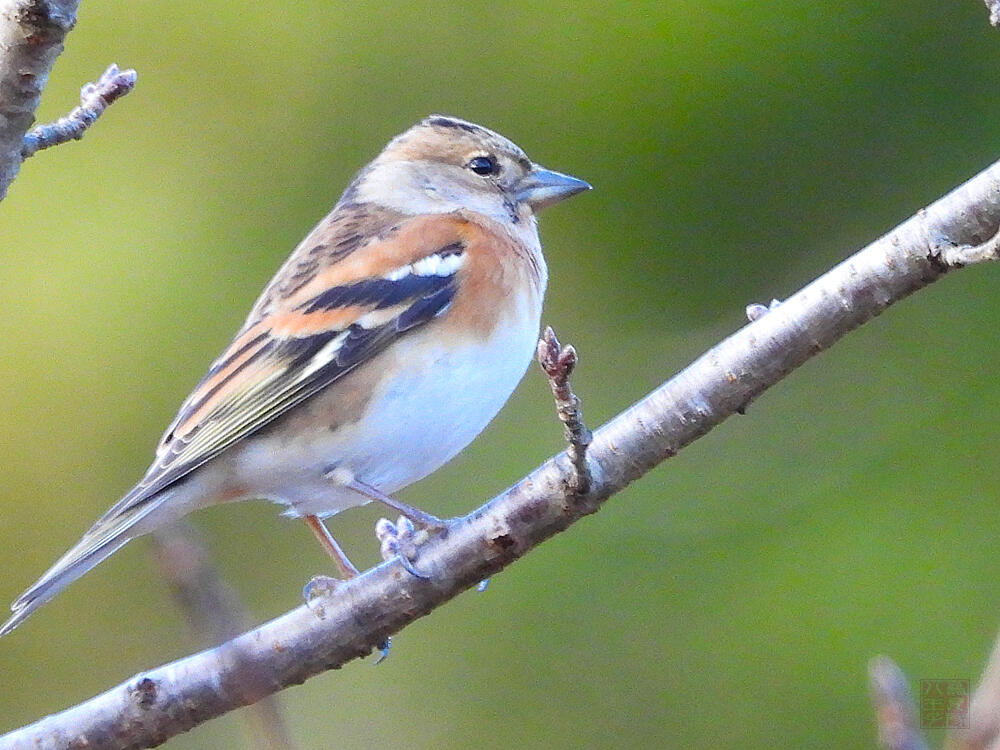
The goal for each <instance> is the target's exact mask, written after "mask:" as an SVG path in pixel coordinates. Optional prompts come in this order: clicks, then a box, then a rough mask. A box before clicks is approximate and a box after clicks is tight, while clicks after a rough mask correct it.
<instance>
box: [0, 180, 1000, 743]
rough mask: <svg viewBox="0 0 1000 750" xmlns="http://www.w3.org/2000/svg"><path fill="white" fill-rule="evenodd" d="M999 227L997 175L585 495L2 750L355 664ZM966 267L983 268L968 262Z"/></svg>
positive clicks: (694, 392) (117, 728) (829, 284)
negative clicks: (951, 248)
mask: <svg viewBox="0 0 1000 750" xmlns="http://www.w3.org/2000/svg"><path fill="white" fill-rule="evenodd" d="M998 225H1000V163H997V164H994V165H992V166H990V167H989V168H988V169H986V170H984V171H983V172H982V173H981V174H979V175H977V176H976V177H974V178H973V179H971V180H970V181H969V182H967V183H966V184H965V185H962V186H961V187H959V188H957V189H956V190H954V191H953V192H951V193H950V194H948V195H947V196H945V197H944V198H942V199H940V200H939V201H937V202H936V203H935V204H934V205H932V206H930V207H929V208H928V209H927V210H926V211H922V212H920V213H918V214H917V215H916V216H914V217H913V218H911V219H909V220H908V221H906V222H904V223H903V224H901V225H900V226H898V227H897V228H896V229H894V230H893V231H892V232H890V233H889V234H888V235H886V236H885V237H882V238H881V239H879V240H877V241H875V242H874V243H872V244H871V245H869V246H868V247H866V248H865V249H863V250H862V251H860V252H859V253H857V254H855V255H853V256H852V257H850V258H848V259H847V260H846V261H844V262H843V263H841V264H840V265H838V266H837V267H835V268H833V269H832V270H830V271H829V272H827V273H826V274H824V275H823V276H822V277H820V278H819V279H817V280H816V281H814V282H812V283H811V284H809V285H808V286H806V287H805V288H804V289H802V290H801V291H799V292H797V293H796V294H794V295H793V296H791V297H789V298H788V299H787V300H785V301H784V302H782V303H781V305H780V306H779V307H777V308H774V309H772V310H769V312H768V313H767V314H766V315H764V316H763V317H761V318H760V319H759V320H757V321H756V322H754V323H751V324H749V325H748V326H746V327H745V328H743V329H742V330H740V331H738V332H737V333H735V334H734V335H732V336H731V337H729V338H728V339H726V340H725V341H723V342H721V343H720V344H718V345H717V346H715V347H714V348H712V349H711V350H710V351H708V352H706V353H705V354H704V355H702V356H701V357H699V358H698V359H697V360H696V361H695V362H693V363H692V364H691V365H689V366H688V367H687V368H686V369H685V370H684V371H682V372H681V373H679V374H678V375H677V376H675V377H674V378H673V379H671V380H670V381H669V382H667V383H665V384H664V385H662V386H660V387H659V388H658V389H656V390H655V391H654V392H653V393H651V394H650V395H648V396H647V397H646V398H644V399H643V400H642V401H640V402H639V403H637V404H634V405H633V406H632V407H630V408H629V409H628V410H626V411H625V412H623V413H622V414H620V415H618V416H617V417H616V418H615V419H614V420H612V421H611V422H609V423H608V424H606V425H604V426H603V427H601V428H600V429H599V430H597V431H596V432H595V433H594V436H593V442H592V443H591V445H590V448H589V449H588V451H587V456H588V464H589V466H590V470H591V475H592V478H591V487H590V491H589V492H588V493H586V494H585V495H582V496H579V497H576V498H575V499H574V500H575V501H574V502H572V503H568V502H566V493H565V477H566V476H567V475H568V474H569V473H570V472H572V465H571V463H570V460H569V457H568V456H567V455H566V453H562V454H560V455H558V456H556V457H554V458H552V459H550V460H549V461H547V462H546V463H544V464H543V465H542V466H540V467H539V468H538V469H536V470H535V471H534V472H532V473H531V474H530V475H529V476H528V477H526V478H525V479H523V480H521V481H520V482H519V483H518V484H516V485H515V486H513V487H511V488H510V489H508V490H507V491H506V492H504V493H502V494H501V495H499V496H498V497H496V498H494V499H493V500H491V501H490V502H488V503H487V504H485V505H483V506H482V507H480V508H478V509H476V510H475V511H473V512H472V513H470V514H469V515H467V516H464V517H462V518H459V519H455V520H454V521H453V522H452V523H451V524H450V525H449V527H448V530H447V533H444V534H439V535H435V536H433V537H432V538H431V539H430V540H429V541H428V542H426V543H425V544H423V545H422V546H420V547H419V549H418V553H419V554H418V556H417V559H416V560H415V561H414V563H415V564H416V567H417V569H418V570H420V571H421V573H422V574H424V575H425V576H426V577H417V576H413V575H411V574H410V573H408V572H407V571H406V570H405V569H404V567H403V565H402V563H401V562H400V561H399V558H398V557H397V558H394V559H393V560H392V561H389V562H385V563H383V564H381V565H379V566H378V567H377V568H374V569H372V570H369V571H368V572H366V573H365V574H363V575H361V576H359V577H358V578H355V579H352V580H350V581H346V582H344V583H343V584H342V585H341V586H340V587H338V588H337V589H336V595H334V596H329V597H326V598H325V599H324V600H323V602H322V608H321V609H322V611H323V617H322V618H321V617H319V616H318V615H317V612H314V611H313V610H312V609H309V608H307V607H304V606H303V607H298V608H296V609H294V610H292V611H291V612H288V613H287V614H285V615H283V616H281V617H279V618H278V619H276V620H273V621H271V622H269V623H267V624H265V625H262V626H261V627H259V628H257V629H255V630H252V631H250V632H249V633H246V634H244V635H242V636H240V637H238V638H235V639H233V640H232V641H230V642H229V643H226V644H224V645H223V646H220V647H218V648H215V649H211V650H208V651H204V652H202V653H200V654H196V655H194V656H190V657H187V658H185V659H181V660H180V661H177V662H174V663H172V664H169V665H166V666H164V667H160V668H158V669H155V670H152V671H149V672H147V673H145V674H143V675H140V676H138V677H136V678H134V679H132V680H129V681H128V682H126V683H124V684H122V685H119V686H118V687H115V688H112V689H111V690H109V691H107V692H106V693H104V694H103V695H100V696H97V697H96V698H93V699H91V700H89V701H86V702H84V703H82V704H80V705H78V706H76V707H74V708H71V709H68V710H66V711H63V712H62V713H59V714H55V715H53V716H50V717H48V718H46V719H43V720H41V721H38V722H36V723H35V724H32V725H31V726H28V727H25V728H23V729H20V730H17V731H14V732H11V733H9V734H7V735H5V736H4V737H0V748H2V749H3V750H9V749H10V748H23V747H31V748H36V749H38V748H55V747H66V746H67V745H69V744H71V743H72V742H76V743H77V744H78V745H79V746H91V747H102V748H107V749H108V750H114V749H115V748H137V747H144V746H147V745H150V744H157V743H161V742H163V741H165V740H166V739H167V738H168V737H171V736H173V735H175V734H178V733H180V732H183V731H185V730H187V729H190V728H191V727H193V726H195V725H197V724H200V723H202V722H204V721H207V720H208V719H210V718H212V717H215V716H218V715H220V714H222V713H225V712H227V711H230V710H232V709H233V708H236V707H238V706H243V705H247V704H248V703H251V702H253V701H254V700H257V699H259V698H261V697H263V696H264V695H268V694H270V693H273V692H276V691H278V690H280V689H282V688H284V687H286V686H289V685H293V684H298V683H300V682H302V681H303V680H306V679H308V678H309V677H311V676H313V675H316V674H318V673H320V672H323V671H325V670H328V669H332V668H335V667H339V666H341V665H343V664H345V663H346V662H348V661H350V660H352V659H355V658H357V657H359V656H363V655H366V654H368V653H370V652H371V651H372V649H373V648H375V647H376V646H377V645H378V644H380V643H382V642H384V641H385V638H386V637H387V636H388V635H390V634H392V633H395V632H397V631H399V630H400V629H402V628H403V627H405V626H406V625H407V624H409V623H411V622H413V621H414V620H416V619H418V618H420V617H422V616H424V615H426V614H428V613H429V612H430V611H431V610H433V609H434V608H436V607H438V606H440V605H441V604H443V603H444V602H446V601H448V600H449V599H451V598H453V597H455V596H457V595H458V594H459V593H461V592H462V591H464V590H465V589H467V588H470V587H472V586H475V585H476V584H477V583H478V582H479V581H482V580H483V579H484V578H487V577H489V576H490V575H492V574H494V573H496V572H497V571H499V570H501V569H502V568H504V567H506V566H507V565H509V564H510V563H512V562H513V561H514V560H517V559H518V558H520V557H522V556H524V555H525V554H527V553H528V551H529V550H531V549H532V548H533V547H535V546H536V545H538V544H540V543H541V542H543V541H545V540H546V539H548V538H550V537H552V536H554V535H555V534H557V533H558V532H560V531H562V530H564V529H566V528H567V527H568V526H570V525H571V524H573V523H574V522H575V521H577V520H579V519H580V518H581V517H582V516H584V515H586V514H588V513H592V512H594V511H596V510H597V509H598V508H599V507H600V506H601V504H602V503H603V502H604V501H605V500H606V499H607V498H608V497H610V496H611V495H613V494H615V493H616V492H618V491H620V490H621V489H622V488H624V487H625V486H626V485H628V484H629V483H630V482H632V481H633V480H635V479H637V478H638V477H640V476H642V475H643V474H644V473H646V472H647V471H649V470H650V469H651V468H652V467H654V466H656V465H657V464H658V463H660V462H661V461H663V460H665V459H666V458H669V457H670V456H672V455H674V454H675V453H677V451H679V450H680V449H681V448H683V447H684V446H686V445H688V444H689V443H691V442H692V441H694V440H696V439H697V438H699V437H701V436H702V435H704V434H705V433H707V432H708V431H709V430H711V429H712V428H713V427H715V426H716V425H718V424H719V423H721V422H722V421H723V420H725V419H726V418H728V417H729V416H730V415H732V414H735V413H737V412H739V411H740V410H742V409H743V408H745V407H746V406H747V404H749V403H750V402H751V401H753V399H754V398H756V397H757V396H759V395H760V394H761V393H763V392H764V391H765V390H767V389H768V388H769V387H771V386H772V385H774V384H775V383H777V382H779V381H780V380H782V379H783V378H784V377H785V376H786V375H788V374H789V373H790V372H791V371H792V370H794V369H795V368H797V367H799V366H800V365H802V364H803V363H804V362H806V361H807V360H809V359H810V358H811V357H813V356H815V355H816V354H817V353H818V352H820V351H823V350H824V349H826V348H828V347H830V346H831V345H833V344H834V343H835V342H836V341H837V340H838V339H840V338H842V337H843V336H844V335H846V334H847V333H848V332H850V331H851V330H853V329H855V328H857V327H858V326H860V325H861V324H863V323H865V322H866V321H868V320H870V319H871V318H873V317H874V316H876V315H878V314H879V313H881V312H882V311H883V310H885V309H886V308H887V307H889V306H890V305H892V304H893V303H895V302H897V301H899V300H901V299H903V298H904V297H906V296H907V295H909V294H911V293H913V292H915V291H917V290H918V289H921V288H923V287H925V286H927V285H929V284H931V283H933V282H934V281H936V280H937V279H939V278H941V277H942V276H943V275H944V274H946V273H947V272H948V271H949V270H951V269H952V268H954V267H956V266H952V265H950V262H949V261H950V259H949V256H948V255H947V254H942V252H941V250H940V247H941V244H942V243H941V242H934V243H930V242H929V241H928V238H929V237H937V238H942V239H944V238H947V240H948V244H951V245H955V246H958V245H963V244H968V245H970V246H973V247H974V246H978V245H979V244H981V243H982V242H983V241H984V240H986V239H987V238H989V237H991V236H992V235H994V234H995V233H996V231H997V226H998ZM977 259H981V258H979V257H978V256H977Z"/></svg>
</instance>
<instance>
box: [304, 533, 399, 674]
mask: <svg viewBox="0 0 1000 750" xmlns="http://www.w3.org/2000/svg"><path fill="white" fill-rule="evenodd" d="M302 520H303V521H305V522H306V526H308V527H309V528H310V529H312V532H313V534H315V535H316V538H317V539H318V540H319V543H320V544H321V545H322V546H323V549H324V550H326V553H327V554H328V555H329V556H330V557H332V558H333V562H334V563H335V564H336V565H337V569H338V570H339V571H340V575H342V576H343V580H342V579H339V578H331V577H330V576H314V577H313V578H312V580H311V581H309V583H307V584H306V586H305V588H304V589H302V598H303V599H305V600H306V605H307V606H308V604H309V602H310V601H312V599H313V597H315V596H320V595H323V594H328V593H332V592H333V591H336V589H337V586H339V585H340V584H341V583H343V582H344V580H350V579H351V578H355V577H357V576H359V575H361V571H360V570H358V569H357V567H356V566H355V565H354V563H352V562H351V559H350V558H349V557H348V556H347V554H346V553H345V552H344V550H343V548H341V546H340V545H339V544H337V540H336V539H334V538H333V534H331V533H330V530H329V529H328V528H326V524H325V523H323V519H321V518H320V517H319V516H304V517H303V519H302ZM391 644H392V640H391V639H390V638H386V639H385V640H384V641H383V642H382V643H380V644H379V646H378V648H379V651H381V654H379V657H378V659H376V660H375V663H376V664H380V663H381V662H382V661H383V660H384V659H385V658H386V657H387V656H388V655H389V646H390V645H391Z"/></svg>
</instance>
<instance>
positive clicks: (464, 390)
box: [0, 116, 590, 635]
mask: <svg viewBox="0 0 1000 750" xmlns="http://www.w3.org/2000/svg"><path fill="white" fill-rule="evenodd" d="M589 188H590V185H588V184H587V183H585V182H583V181H582V180H578V179H576V178H574V177H569V176H567V175H564V174H560V173H558V172H552V171H549V170H547V169H543V168H542V167H540V166H538V165H537V164H534V163H533V162H531V161H530V160H529V159H528V157H527V156H525V154H524V152H523V151H522V150H521V149H520V148H518V147H517V146H516V145H514V144H513V143H511V142H510V141H509V140H507V139H506V138H504V137H503V136H501V135H499V134H497V133H494V132H493V131H491V130H487V129H486V128H484V127H481V126H479V125H475V124H473V123H470V122H465V121H463V120H458V119H455V118H451V117H442V116H431V117H428V118H427V119H425V120H423V121H422V122H420V123H418V124H417V125H415V126H413V127H412V128H410V129H409V130H407V131H406V132H405V133H403V134H402V135H399V136H397V137H396V138H394V139H393V140H392V141H391V142H390V143H389V144H388V145H387V146H386V147H385V149H384V150H383V151H382V153H381V154H379V155H378V157H376V158H375V160H374V161H372V162H371V163H370V164H369V165H368V166H366V167H365V168H364V169H362V170H361V171H360V172H359V173H358V175H357V176H356V177H355V178H354V180H353V181H352V182H351V184H350V185H349V186H348V188H347V190H346V191H345V192H344V194H343V195H342V196H341V198H340V200H339V201H338V202H337V204H336V205H335V206H334V208H333V210H332V211H331V212H330V214H329V215H328V216H327V217H326V218H324V219H323V220H322V221H321V222H320V223H319V224H318V225H317V226H316V228H315V229H313V230H312V232H310V233H309V235H308V236H306V238H305V239H304V240H303V241H302V242H301V243H300V244H299V246H298V247H297V248H296V249H295V251H294V252H293V253H292V255H291V257H289V259H288V260H287V261H286V262H285V264H284V265H283V266H282V267H281V268H280V269H279V271H278V273H277V275H276V276H275V277H274V279H273V280H272V281H271V283H270V284H268V285H267V287H266V288H265V289H264V291H263V293H262V294H261V296H260V299H258V300H257V303H256V304H255V305H254V307H253V309H252V310H251V311H250V315H249V317H248V318H247V320H246V323H245V324H244V325H243V328H242V329H241V330H240V331H239V333H237V334H236V338H235V339H234V340H233V342H232V343H231V344H230V345H229V348H228V349H226V350H225V352H223V354H222V356H220V357H219V358H218V359H217V360H215V362H214V363H213V364H212V366H211V367H210V368H209V370H208V373H207V374H206V375H205V377H204V378H202V380H201V382H200V383H199V384H198V385H197V386H196V387H195V389H194V392H193V393H192V394H191V395H190V396H188V398H187V400H186V401H185V402H184V403H183V404H182V405H181V408H180V411H179V413H178V414H177V417H176V418H175V419H174V421H173V423H172V424H171V425H170V426H169V427H168V428H167V431H166V433H165V434H164V435H163V438H162V439H161V440H160V444H159V446H158V448H157V450H156V458H155V460H154V462H153V465H152V466H151V467H150V468H149V470H148V472H147V473H146V475H145V477H143V479H142V481H141V482H139V484H137V485H136V486H135V488H133V489H132V490H131V491H130V492H128V494H126V495H125V496H124V497H123V498H122V499H121V500H120V501H119V502H118V503H117V504H115V505H114V506H113V507H112V508H111V509H110V510H108V511H107V513H105V514H104V515H103V516H102V517H101V518H100V519H98V521H97V522H96V523H95V524H94V525H93V527H92V528H91V529H90V530H89V531H88V532H86V534H84V535H83V538H82V539H80V541H79V542H77V544H76V546H74V547H73V548H72V549H70V550H69V551H68V552H67V553H66V554H65V555H63V556H62V557H61V558H60V559H59V560H58V561H57V562H56V563H55V565H53V566H52V568H51V569H49V571H48V572H46V573H45V574H44V575H43V576H42V577H41V578H40V579H39V580H38V581H37V582H36V583H35V584H34V585H33V586H32V587H31V588H29V589H28V590H27V591H26V592H25V593H24V594H22V595H21V597H20V598H18V599H17V601H15V602H14V603H13V605H12V606H11V610H12V611H13V615H12V616H11V617H10V619H9V620H7V622H6V623H5V624H4V625H3V626H2V627H0V635H3V634H5V633H8V632H10V631H11V630H13V629H14V628H15V627H17V626H18V625H19V624H20V623H21V622H22V621H23V620H24V619H25V618H26V617H27V616H28V615H30V614H31V613H32V612H33V611H34V610H35V609H37V608H38V607H39V606H41V605H42V604H44V603H45V602H47V601H48V600H49V599H51V598H52V597H53V596H55V595H56V594H57V593H59V591H61V590H62V589H63V588H65V587H66V586H67V585H69V584H70V583H72V582H73V581H74V580H76V579H77V578H79V577H80V576H81V575H83V574H84V573H86V572H87V571H88V570H90V569H91V568H93V567H94V566H95V565H97V564H98V563H100V562H101V561H102V560H104V559H106V558H107V557H108V556H110V555H111V554H113V553H114V552H116V551H117V550H118V549H120V548H121V547H122V546H123V545H125V544H126V543H127V542H129V541H130V540H132V539H134V538H135V537H137V536H140V535H142V534H148V533H149V532H151V531H154V530H156V529H158V528H160V527H162V526H164V525H166V524H169V523H170V522H172V521H174V520H176V519H178V518H180V517H181V516H184V515H186V514H187V513H190V512H191V511H193V510H196V509H198V508H203V507H206V506H209V505H213V504H215V503H220V502H230V501H235V500H247V499H251V498H263V499H267V500H271V501H273V502H276V503H279V504H282V505H284V506H286V510H285V514H286V515H288V516H293V517H300V518H303V519H304V520H305V521H306V523H307V524H308V525H309V526H310V527H311V528H312V530H313V532H314V533H315V534H316V536H317V537H318V538H319V540H320V542H321V543H322V544H323V546H324V548H325V549H326V550H327V552H328V553H330V555H331V556H332V557H333V559H334V560H335V561H336V562H337V564H338V567H339V568H340V569H341V572H342V574H343V575H345V576H351V575H354V574H356V573H357V569H356V568H354V566H353V565H351V563H350V561H349V560H348V559H347V557H346V556H345V555H344V553H343V552H342V550H341V549H340V547H339V546H338V545H337V543H336V541H335V540H334V538H333V537H332V536H331V535H330V533H329V531H328V530H327V529H326V526H325V525H324V523H323V520H322V519H323V518H325V517H327V516H331V515H333V514H335V513H338V512H340V511H342V510H344V509H345V508H350V507H352V506H357V505H362V504H365V503H368V502H371V501H372V500H378V501H381V502H383V503H385V504H386V505H388V506H390V507H392V508H394V509H396V510H397V511H399V512H400V513H402V514H403V515H404V516H406V517H407V518H410V519H412V520H413V521H414V522H416V523H417V524H422V525H424V526H431V527H433V526H439V525H441V523H442V522H440V521H439V520H438V519H437V518H435V517H434V516H431V515H429V514H427V513H424V512H422V511H420V510H418V509H416V508H412V507H410V506H408V505H405V504H404V503H401V502H400V501H398V500H396V499H395V498H393V497H391V493H394V492H396V491H397V490H400V489H401V488H403V487H406V486H407V485H409V484H411V483H413V482H415V481H417V480H419V479H422V478H423V477H425V476H427V475H428V474H430V473H431V472H433V471H435V470H436V469H438V468H439V467H441V466H442V465H443V464H444V463H446V462H447V461H449V460H450V459H451V458H453V457H454V456H455V455H456V454H457V453H458V452H459V451H461V450H462V449H463V448H464V447H465V446H466V445H468V444H469V443H470V442H471V441H472V440H473V438H475V437H476V435H478V434H479V433H480V432H481V431H482V430H483V428H485V427H486V425H487V424H488V423H489V422H490V420H492V419H493V417H494V416H495V415H496V413H497V412H498V411H499V410H500V408H501V407H502V406H503V404H504V403H505V402H506V401H507V399H508V398H509V397H510V394H511V393H512V392H513V390H514V388H515V387H516V385H517V383H518V382H519V381H520V379H521V377H522V376H523V375H524V372H525V370H526V369H527V367H528V364H529V363H530V361H531V358H532V354H533V352H534V351H535V345H536V340H537V337H538V330H539V324H540V318H541V310H542V297H543V295H544V293H545V285H546V278H547V271H546V266H545V260H544V258H543V257H542V250H541V245H540V243H539V239H538V231H537V228H536V219H535V214H536V213H537V212H538V211H539V210H540V209H542V208H545V207H546V206H549V205H551V204H553V203H556V202H558V201H561V200H563V199H564V198H568V197H570V196H572V195H575V194H577V193H579V192H581V191H584V190H587V189H589Z"/></svg>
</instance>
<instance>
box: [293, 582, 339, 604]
mask: <svg viewBox="0 0 1000 750" xmlns="http://www.w3.org/2000/svg"><path fill="white" fill-rule="evenodd" d="M343 583H344V582H343V581H342V580H340V579H339V578H332V577H331V576H313V577H312V578H311V579H310V580H309V583H307V584H306V585H305V586H303V587H302V600H303V601H304V602H305V605H306V606H307V607H309V608H310V609H312V603H313V600H315V599H318V598H320V597H325V596H330V595H332V594H335V593H337V589H338V588H340V587H341V586H342V585H343Z"/></svg>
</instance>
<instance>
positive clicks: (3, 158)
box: [0, 0, 79, 200]
mask: <svg viewBox="0 0 1000 750" xmlns="http://www.w3.org/2000/svg"><path fill="white" fill-rule="evenodd" d="M78 5H79V0H0V52H2V54H0V200H3V198H4V196H5V195H6V194H7V188H8V187H9V186H10V183H11V182H13V180H14V178H15V177H16V176H17V172H18V170H19V169H20V168H21V161H22V156H21V148H22V146H23V141H24V134H25V133H26V132H28V128H29V127H31V123H32V121H33V120H34V118H35V110H36V109H38V102H39V100H40V99H41V96H42V89H44V88H45V84H46V83H47V82H48V77H49V71H50V70H52V65H53V64H54V63H55V61H56V57H58V56H59V53H60V52H62V49H63V40H64V39H65V38H66V34H68V33H69V30H70V29H72V28H73V25H74V24H75V23H76V9H77V6H78Z"/></svg>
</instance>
